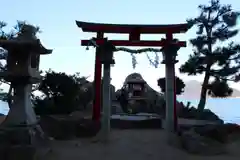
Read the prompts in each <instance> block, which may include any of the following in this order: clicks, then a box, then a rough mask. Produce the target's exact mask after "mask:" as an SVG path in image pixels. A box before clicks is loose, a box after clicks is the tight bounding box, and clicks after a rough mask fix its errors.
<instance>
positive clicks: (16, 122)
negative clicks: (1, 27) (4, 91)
mask: <svg viewBox="0 0 240 160" xmlns="http://www.w3.org/2000/svg"><path fill="white" fill-rule="evenodd" d="M35 33H36V32H35V27H33V26H30V25H24V26H23V28H22V30H21V33H19V34H18V35H17V36H16V37H15V38H12V39H7V40H0V47H2V48H4V49H5V50H7V69H6V71H2V72H0V76H1V77H2V78H4V79H5V80H6V81H8V82H10V83H11V85H12V87H13V89H14V95H13V100H12V103H11V105H10V106H9V107H10V111H9V113H8V116H7V118H6V120H5V121H4V122H3V123H2V124H1V125H0V130H1V131H4V133H5V134H6V135H11V136H8V138H6V139H4V140H5V143H10V142H12V139H14V143H15V144H32V143H33V141H34V134H33V133H36V130H38V129H37V128H39V127H38V125H37V119H36V115H35V113H34V110H33V106H32V103H31V99H30V96H31V91H32V84H34V83H39V82H40V81H41V76H40V72H39V61H40V55H41V54H50V53H52V50H48V49H46V48H44V47H43V46H42V44H41V42H40V40H39V39H37V38H36V36H35ZM10 132H11V133H10ZM6 141H7V142H6ZM0 143H2V142H0Z"/></svg>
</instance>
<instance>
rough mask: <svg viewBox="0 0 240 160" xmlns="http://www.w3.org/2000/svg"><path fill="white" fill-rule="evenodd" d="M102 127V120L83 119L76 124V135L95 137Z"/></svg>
mask: <svg viewBox="0 0 240 160" xmlns="http://www.w3.org/2000/svg"><path fill="white" fill-rule="evenodd" d="M100 129H101V123H100V122H94V121H92V120H91V119H89V120H83V121H82V122H81V123H79V124H77V125H76V133H75V134H76V136H77V137H94V136H96V135H97V133H98V132H99V130H100Z"/></svg>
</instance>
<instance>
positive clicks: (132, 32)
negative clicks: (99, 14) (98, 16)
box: [76, 21, 191, 47]
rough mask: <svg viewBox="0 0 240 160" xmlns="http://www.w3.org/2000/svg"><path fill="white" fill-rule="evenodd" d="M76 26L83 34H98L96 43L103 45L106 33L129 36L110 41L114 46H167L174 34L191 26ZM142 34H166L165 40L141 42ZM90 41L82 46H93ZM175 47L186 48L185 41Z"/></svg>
mask: <svg viewBox="0 0 240 160" xmlns="http://www.w3.org/2000/svg"><path fill="white" fill-rule="evenodd" d="M76 24H77V26H78V27H79V28H81V29H82V31H83V32H95V33H97V37H96V43H97V44H98V45H101V44H103V43H104V40H103V38H104V36H103V34H104V33H122V34H129V40H110V41H111V43H112V44H113V45H114V46H145V47H149V46H156V47H158V46H165V45H166V42H170V41H172V40H173V34H175V33H185V32H187V31H188V29H190V28H191V26H190V25H189V24H188V23H183V24H169V25H136V24H133V25H129V24H106V23H90V22H82V21H76ZM140 34H166V39H165V40H158V41H157V40H153V41H149V40H147V41H146V40H140ZM89 42H90V41H89V40H82V41H81V45H82V46H88V45H91V44H90V43H89ZM175 45H177V46H179V47H186V42H185V41H178V42H176V43H175Z"/></svg>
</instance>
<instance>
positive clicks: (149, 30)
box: [76, 21, 191, 124]
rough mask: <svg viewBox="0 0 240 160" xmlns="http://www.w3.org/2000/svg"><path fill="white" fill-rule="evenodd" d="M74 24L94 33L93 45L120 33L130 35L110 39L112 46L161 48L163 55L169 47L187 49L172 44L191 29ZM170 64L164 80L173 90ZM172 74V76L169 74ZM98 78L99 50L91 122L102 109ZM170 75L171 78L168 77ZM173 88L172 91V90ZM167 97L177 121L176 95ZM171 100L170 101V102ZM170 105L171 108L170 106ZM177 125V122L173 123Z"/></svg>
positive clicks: (186, 26) (181, 43) (182, 43)
mask: <svg viewBox="0 0 240 160" xmlns="http://www.w3.org/2000/svg"><path fill="white" fill-rule="evenodd" d="M76 24H77V26H78V27H79V28H81V29H82V31H83V32H94V33H96V34H97V36H96V39H95V42H96V44H97V45H101V44H103V43H104V33H120V34H129V39H128V40H109V41H110V42H111V43H112V44H113V45H114V46H141V47H149V46H152V47H163V52H164V53H165V52H166V53H165V54H166V55H165V56H166V57H168V55H167V54H170V53H169V46H175V47H179V48H180V47H186V42H185V41H174V39H173V34H178V33H185V32H187V31H188V29H189V28H190V27H191V26H189V24H188V23H183V24H170V25H129V24H105V23H90V22H82V21H76ZM141 34H165V35H166V38H165V39H162V40H151V41H149V40H141V39H140V35H141ZM81 45H82V46H89V45H91V42H90V40H81ZM171 63H172V64H173V67H171V64H166V68H167V69H166V72H168V73H169V74H167V73H166V76H167V75H170V77H166V80H167V81H168V83H166V85H167V89H168V90H171V89H174V86H175V85H174V81H173V78H174V77H175V69H174V64H175V62H173V61H172V62H171ZM170 72H172V74H170ZM101 76H102V65H101V63H100V59H99V55H98V50H96V58H95V75H94V82H95V97H94V106H93V120H96V121H99V120H100V112H101V111H100V108H101ZM171 76H172V77H171ZM171 87H172V88H171ZM167 95H168V96H167V97H169V98H167V100H166V101H167V105H168V107H169V106H170V107H171V108H173V106H175V107H174V111H173V112H174V117H175V122H176V94H175V93H168V94H167ZM170 101H171V102H170ZM171 105H172V106H171ZM175 124H176V123H175Z"/></svg>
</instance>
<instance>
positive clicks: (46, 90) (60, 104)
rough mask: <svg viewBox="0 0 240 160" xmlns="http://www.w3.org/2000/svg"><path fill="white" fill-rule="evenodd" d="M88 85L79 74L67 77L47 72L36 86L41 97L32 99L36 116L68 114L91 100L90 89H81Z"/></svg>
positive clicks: (63, 74)
mask: <svg viewBox="0 0 240 160" xmlns="http://www.w3.org/2000/svg"><path fill="white" fill-rule="evenodd" d="M86 83H89V82H88V81H87V80H86V78H85V77H80V76H79V74H74V75H67V74H66V73H63V72H59V73H57V72H54V71H52V70H49V71H47V72H46V74H45V75H44V78H43V81H42V82H41V84H40V85H39V86H38V91H40V92H41V93H42V94H43V95H42V96H36V97H34V99H33V102H34V104H35V106H36V107H35V111H36V113H37V114H68V113H71V112H72V111H74V110H76V109H77V108H78V107H79V106H80V105H83V106H86V104H87V103H89V101H90V100H91V99H92V89H87V90H86V89H83V88H84V86H85V84H86Z"/></svg>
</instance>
